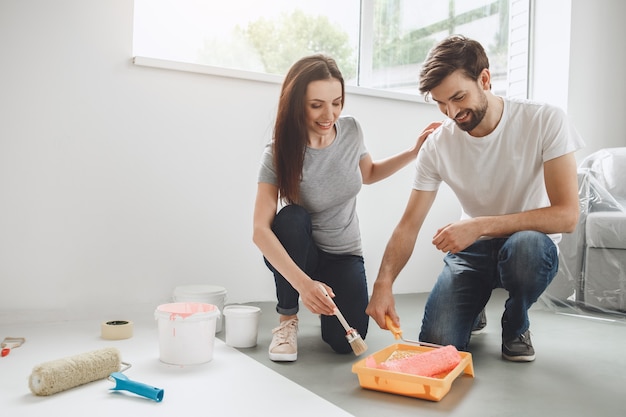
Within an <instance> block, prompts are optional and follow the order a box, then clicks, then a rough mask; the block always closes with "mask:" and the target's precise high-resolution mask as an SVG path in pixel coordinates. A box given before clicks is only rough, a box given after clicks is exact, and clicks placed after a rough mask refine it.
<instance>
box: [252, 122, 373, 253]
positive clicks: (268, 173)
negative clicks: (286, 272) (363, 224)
mask: <svg viewBox="0 0 626 417" xmlns="http://www.w3.org/2000/svg"><path fill="white" fill-rule="evenodd" d="M335 126H336V127H337V137H336V138H335V140H334V141H333V143H331V144H330V146H327V147H326V148H324V149H312V148H307V149H306V151H305V155H304V166H303V168H302V182H301V183H300V205H302V207H304V208H305V209H306V210H307V211H308V212H309V214H310V215H311V220H312V223H313V239H314V240H315V242H316V243H317V245H318V247H319V248H320V249H322V250H323V251H325V252H328V253H333V254H352V255H362V253H363V250H362V247H361V233H360V231H359V219H358V216H357V214H356V196H357V194H358V193H359V191H360V190H361V185H362V184H363V180H362V178H361V170H360V169H359V162H360V161H361V158H363V157H364V156H365V155H367V149H366V148H365V143H364V141H363V132H362V131H361V126H360V125H359V123H358V122H357V121H356V119H354V118H353V117H350V116H342V117H340V118H339V119H338V120H337V122H336V124H335ZM258 180H259V182H265V183H269V184H273V185H277V180H276V170H275V169H274V161H273V158H272V145H271V143H268V144H267V145H266V147H265V150H264V152H263V156H262V158H261V167H260V169H259V177H258Z"/></svg>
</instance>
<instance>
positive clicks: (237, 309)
mask: <svg viewBox="0 0 626 417" xmlns="http://www.w3.org/2000/svg"><path fill="white" fill-rule="evenodd" d="M260 313H261V309H260V308H259V307H255V306H244V305H228V306H226V307H224V315H225V316H249V315H251V314H260Z"/></svg>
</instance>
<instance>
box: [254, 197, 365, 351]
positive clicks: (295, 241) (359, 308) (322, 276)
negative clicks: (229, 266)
mask: <svg viewBox="0 0 626 417" xmlns="http://www.w3.org/2000/svg"><path fill="white" fill-rule="evenodd" d="M272 230H273V231H274V234H275V235H276V236H277V237H278V240H280V242H281V243H282V245H283V247H284V248H285V249H286V250H287V253H288V254H289V256H291V258H292V259H293V260H294V262H295V263H296V264H297V265H298V266H299V267H300V268H301V269H302V270H303V271H304V272H305V273H306V274H307V275H308V276H309V277H311V278H312V279H314V280H316V281H321V282H323V283H325V284H327V285H328V286H330V287H331V288H332V289H333V292H334V293H335V298H334V299H333V301H334V302H335V304H336V305H337V308H338V309H339V311H341V313H342V314H343V316H344V317H345V319H346V321H347V322H348V324H350V326H351V327H353V328H355V329H356V330H357V332H359V334H360V335H361V337H362V338H363V339H365V336H366V335H367V329H368V325H369V316H368V315H367V314H365V308H366V307H367V304H368V293H367V281H366V278H365V265H364V262H363V257H362V256H358V255H337V254H331V253H327V252H324V251H322V250H320V249H319V248H318V247H317V245H316V243H315V241H314V240H313V236H312V226H311V217H310V215H309V213H308V212H307V211H306V210H305V209H304V208H302V207H301V206H298V205H295V204H291V205H288V206H285V207H283V208H282V209H281V210H280V211H279V212H278V214H277V215H276V217H275V218H274V222H273V224H272ZM265 263H266V265H267V266H268V267H269V269H270V270H271V271H272V272H273V273H274V280H275V282H276V297H277V299H278V304H277V306H276V311H277V312H278V313H279V314H283V315H293V314H296V313H298V310H299V303H298V300H299V297H300V295H299V294H298V292H297V291H296V290H295V289H294V288H293V287H292V286H291V284H290V283H289V282H288V281H287V280H286V279H285V278H284V277H283V276H282V275H281V274H280V273H279V272H278V271H276V269H274V267H273V266H272V265H271V264H270V263H269V262H268V261H267V259H265ZM320 321H321V331H322V339H323V340H324V341H325V342H326V343H328V344H329V345H330V347H331V348H332V349H333V350H334V351H335V352H338V353H350V352H352V348H351V346H350V344H349V343H348V341H347V340H346V331H345V329H344V328H343V326H342V325H341V323H340V322H339V320H338V319H337V317H335V316H325V315H322V316H321V317H320Z"/></svg>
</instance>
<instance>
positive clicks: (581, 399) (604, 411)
mask: <svg viewBox="0 0 626 417" xmlns="http://www.w3.org/2000/svg"><path fill="white" fill-rule="evenodd" d="M505 298H506V293H505V292H503V291H501V290H496V291H495V292H494V294H493V296H492V298H491V300H490V301H489V304H488V305H487V309H486V312H487V318H488V323H487V328H486V332H485V333H483V334H480V335H476V336H474V337H473V338H472V341H471V346H470V348H471V349H470V350H471V353H472V360H473V364H474V371H475V378H471V377H468V376H460V377H459V378H457V379H456V380H455V381H454V383H453V384H452V388H451V390H450V392H449V393H448V395H446V396H445V397H444V398H443V399H442V400H441V401H439V402H431V401H426V400H421V399H416V398H410V397H404V396H400V395H394V394H388V393H383V392H378V391H372V390H366V389H363V388H361V387H360V385H359V382H358V378H357V375H356V374H354V373H352V364H353V363H355V362H356V361H357V360H359V359H360V358H357V357H355V356H354V355H352V354H348V355H338V354H335V353H333V352H331V351H330V348H328V347H327V346H326V345H325V344H324V343H323V342H322V341H321V338H320V337H319V324H318V319H317V317H316V316H314V315H312V314H311V313H310V312H308V311H302V312H301V313H300V331H299V336H298V343H299V349H298V360H297V361H296V362H293V363H275V362H272V361H270V360H269V359H268V355H267V348H268V346H269V343H270V340H271V329H272V328H273V327H274V326H275V325H276V324H277V321H278V316H277V315H276V313H275V312H274V303H269V302H264V303H250V304H252V305H257V306H260V307H261V308H262V311H263V314H262V316H261V317H262V318H261V324H260V329H259V339H258V345H257V347H255V348H250V349H240V350H241V351H242V352H244V353H246V354H247V355H249V356H250V357H252V358H253V359H255V360H257V361H258V362H260V363H262V364H264V365H265V366H267V367H269V368H271V369H273V370H275V371H276V372H278V373H280V374H282V375H284V376H285V377H286V378H289V379H290V380H292V381H294V382H296V383H298V384H299V385H301V386H303V387H305V388H307V389H309V390H310V391H312V392H314V393H316V394H317V395H319V396H321V397H323V398H325V399H327V400H329V401H331V402H332V403H334V404H336V405H338V406H339V407H341V408H342V409H344V410H346V411H348V412H349V413H351V414H353V415H355V416H359V417H367V416H372V417H380V416H382V415H386V416H394V417H395V416H416V415H419V416H442V415H446V416H464V417H471V416H481V417H485V416H498V417H503V416H568V417H575V416H581V417H582V416H585V417H589V416H598V417H600V416H602V417H605V416H616V417H617V416H623V415H626V395H625V394H626V353H625V348H626V324H625V322H624V321H623V320H622V321H609V320H595V319H590V318H583V317H580V316H570V315H563V314H558V313H555V312H554V311H551V310H549V309H547V308H545V307H543V306H542V305H541V304H539V303H538V304H537V305H536V306H535V307H533V309H532V310H531V312H530V318H531V323H532V324H531V334H532V340H533V344H534V346H535V350H536V353H537V358H536V360H535V361H534V362H532V363H523V364H522V363H511V362H508V361H504V360H502V359H501V357H500V324H499V323H500V315H501V314H502V308H503V304H504V300H505ZM425 299H426V294H406V295H397V296H396V304H397V309H398V313H399V314H400V317H401V318H402V325H403V331H404V337H405V338H407V339H411V338H413V339H414V338H417V334H418V332H419V323H420V322H421V317H422V312H423V307H424V302H425ZM218 337H220V338H224V332H221V333H220V334H219V335H218ZM366 343H367V345H368V351H367V352H366V353H365V355H367V354H369V353H374V352H377V351H378V350H381V349H383V348H385V347H387V346H389V345H391V344H393V343H396V341H395V339H394V338H393V336H392V335H391V333H390V332H388V331H383V330H381V329H379V328H378V326H377V325H376V323H375V322H374V321H371V322H370V332H369V334H368V335H367V338H366ZM362 357H364V356H362ZM302 406H303V407H306V404H303V405H302ZM278 408H279V406H278V407H277V409H278ZM290 414H293V415H297V410H284V413H283V412H277V414H276V415H290Z"/></svg>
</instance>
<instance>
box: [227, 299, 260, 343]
mask: <svg viewBox="0 0 626 417" xmlns="http://www.w3.org/2000/svg"><path fill="white" fill-rule="evenodd" d="M260 317H261V309H260V308H259V307H254V306H244V305H229V306H226V307H224V318H225V321H226V344H227V345H228V346H232V347H236V348H249V347H254V346H256V343H257V337H258V335H259V319H260Z"/></svg>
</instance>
